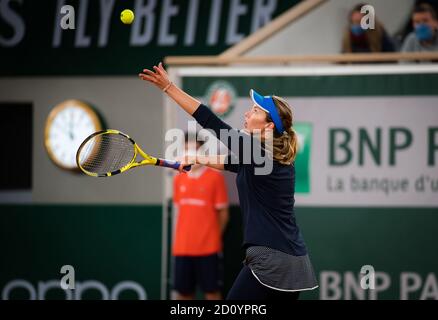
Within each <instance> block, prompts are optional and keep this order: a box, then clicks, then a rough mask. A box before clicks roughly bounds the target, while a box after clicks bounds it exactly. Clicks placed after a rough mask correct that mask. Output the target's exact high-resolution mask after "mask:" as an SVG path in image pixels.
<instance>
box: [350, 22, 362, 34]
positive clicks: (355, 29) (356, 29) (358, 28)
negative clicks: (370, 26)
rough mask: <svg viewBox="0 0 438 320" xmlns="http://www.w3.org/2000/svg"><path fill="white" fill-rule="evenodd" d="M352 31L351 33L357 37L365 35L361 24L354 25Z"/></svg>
mask: <svg viewBox="0 0 438 320" xmlns="http://www.w3.org/2000/svg"><path fill="white" fill-rule="evenodd" d="M350 30H351V33H352V34H353V35H355V36H360V35H363V34H364V33H365V30H364V29H362V27H361V26H360V24H352V25H351V27H350Z"/></svg>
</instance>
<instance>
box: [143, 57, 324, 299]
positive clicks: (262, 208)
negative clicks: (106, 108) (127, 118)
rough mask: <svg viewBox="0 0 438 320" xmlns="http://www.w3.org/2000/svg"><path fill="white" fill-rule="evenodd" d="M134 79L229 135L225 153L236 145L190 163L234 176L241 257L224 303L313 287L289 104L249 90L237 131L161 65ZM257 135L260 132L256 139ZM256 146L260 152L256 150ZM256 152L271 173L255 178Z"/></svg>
mask: <svg viewBox="0 0 438 320" xmlns="http://www.w3.org/2000/svg"><path fill="white" fill-rule="evenodd" d="M139 77H140V78H141V79H143V80H146V81H148V82H150V83H152V84H154V85H155V86H157V87H158V88H159V89H161V90H163V91H164V92H165V93H167V94H168V95H169V97H170V98H172V99H173V100H174V101H175V102H176V103H177V104H178V105H179V106H180V107H181V108H182V109H184V110H185V111H186V112H187V113H188V114H190V115H191V116H192V117H193V118H195V119H196V121H197V122H198V123H199V124H200V125H201V126H202V127H204V128H206V129H212V130H213V131H214V132H215V133H216V137H218V138H219V137H221V135H220V131H221V130H228V131H229V132H230V134H229V135H228V136H227V137H226V138H225V139H223V140H222V142H223V143H224V144H225V145H227V146H228V147H229V149H230V151H231V146H230V144H229V140H230V138H229V137H231V138H233V137H237V138H238V139H239V141H240V142H239V148H238V150H237V154H236V152H235V151H236V150H234V149H235V148H232V149H233V150H232V151H233V153H230V154H229V155H223V156H219V160H220V161H217V160H218V158H217V157H212V158H211V159H210V158H208V157H200V156H199V157H197V158H196V159H195V162H196V163H202V164H207V165H208V166H210V167H213V168H216V169H221V170H228V171H232V172H235V173H237V178H236V183H237V189H238V193H239V201H240V207H241V210H242V216H243V226H244V240H243V246H244V248H245V250H246V258H245V260H244V266H243V268H242V270H241V271H240V273H239V275H238V276H237V278H236V280H235V282H234V284H233V286H232V288H231V289H230V291H229V292H228V296H227V299H228V300H270V299H276V300H278V299H286V300H296V299H298V297H299V293H300V291H303V290H312V289H315V288H317V287H318V285H317V281H316V277H315V274H314V271H313V267H312V264H311V262H310V258H309V256H308V253H307V249H306V245H305V243H304V240H303V237H302V235H301V232H300V230H299V228H298V226H297V223H296V220H295V214H294V202H295V200H294V192H295V167H294V159H295V155H296V151H297V135H296V133H295V132H294V130H293V128H292V111H291V109H290V107H289V106H288V104H287V102H286V101H285V100H284V99H281V98H279V97H276V96H265V97H264V96H261V95H259V94H258V93H256V92H255V91H254V90H251V91H250V95H251V99H252V100H253V102H254V104H253V106H252V107H251V108H250V110H249V111H247V112H246V113H245V119H244V127H245V129H242V130H236V129H232V128H231V127H230V126H229V125H228V124H226V123H224V122H223V121H222V120H221V119H219V118H218V117H217V116H216V115H215V114H214V113H213V112H212V111H211V110H210V109H209V108H208V107H206V106H205V105H203V104H202V103H201V102H199V101H198V100H196V99H194V98H193V97H191V96H190V95H189V94H187V93H186V92H184V91H183V90H181V89H180V88H178V87H177V86H176V85H175V84H173V83H172V82H171V81H170V80H169V77H168V75H167V72H166V71H165V69H164V68H163V65H162V63H160V64H159V65H158V66H154V67H153V70H148V69H144V70H143V73H140V74H139ZM257 132H259V133H260V135H258V137H257V135H256V134H255V133H257ZM222 136H223V135H222ZM272 136H273V138H272ZM269 138H272V147H271V148H270V149H269V148H267V147H266V145H267V143H268V141H269ZM265 142H266V144H265ZM245 144H246V145H245ZM248 144H249V146H251V150H250V151H251V152H252V155H250V156H249V157H248V154H247V153H248V152H245V153H246V154H245V153H244V152H243V151H247V150H248V149H247V148H245V146H247V145H248ZM258 146H259V147H258ZM257 148H260V150H255V149H257ZM259 151H261V153H262V154H265V155H268V156H269V155H271V157H270V159H271V160H272V170H271V171H270V172H268V173H267V174H257V169H260V163H259V162H258V161H255V156H253V155H255V154H257V152H259ZM258 154H259V155H260V153H258ZM248 158H249V161H248ZM266 159H269V157H266ZM266 161H267V160H266ZM188 162H189V161H187V163H183V164H182V165H187V164H189V163H188ZM190 162H192V161H190Z"/></svg>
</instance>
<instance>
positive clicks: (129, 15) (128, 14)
mask: <svg viewBox="0 0 438 320" xmlns="http://www.w3.org/2000/svg"><path fill="white" fill-rule="evenodd" d="M120 20H122V22H123V23H124V24H131V23H132V21H134V12H132V10H129V9H125V10H123V11H122V13H121V14H120Z"/></svg>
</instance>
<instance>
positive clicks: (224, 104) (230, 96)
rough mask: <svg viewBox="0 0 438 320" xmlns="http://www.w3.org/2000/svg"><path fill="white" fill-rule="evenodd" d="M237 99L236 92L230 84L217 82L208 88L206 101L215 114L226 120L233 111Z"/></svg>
mask: <svg viewBox="0 0 438 320" xmlns="http://www.w3.org/2000/svg"><path fill="white" fill-rule="evenodd" d="M236 97H237V93H236V90H235V89H234V88H233V87H232V86H231V85H230V84H229V83H228V82H226V81H216V82H214V83H213V84H212V85H210V86H209V87H208V89H207V95H206V100H207V101H208V105H209V106H210V108H211V110H212V111H213V112H214V113H215V114H217V115H218V116H219V117H221V118H225V117H227V116H228V115H229V114H230V113H231V112H232V111H233V109H234V103H235V102H236Z"/></svg>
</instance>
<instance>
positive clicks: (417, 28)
mask: <svg viewBox="0 0 438 320" xmlns="http://www.w3.org/2000/svg"><path fill="white" fill-rule="evenodd" d="M412 26H413V27H414V31H412V32H411V33H410V34H409V35H408V36H407V37H406V39H405V41H404V43H403V46H402V48H401V51H402V52H421V51H438V18H437V14H436V11H435V10H434V9H433V7H432V6H431V5H430V4H428V3H421V4H419V5H417V6H415V8H414V10H413V12H412Z"/></svg>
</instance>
